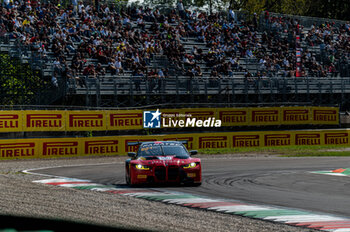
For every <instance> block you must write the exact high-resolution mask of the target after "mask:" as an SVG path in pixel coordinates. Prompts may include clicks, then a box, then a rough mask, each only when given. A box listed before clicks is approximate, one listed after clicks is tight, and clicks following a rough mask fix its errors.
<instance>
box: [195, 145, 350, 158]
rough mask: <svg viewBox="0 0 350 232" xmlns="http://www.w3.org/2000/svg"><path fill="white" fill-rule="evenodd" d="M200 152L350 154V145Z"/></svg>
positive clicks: (209, 152)
mask: <svg viewBox="0 0 350 232" xmlns="http://www.w3.org/2000/svg"><path fill="white" fill-rule="evenodd" d="M199 153H200V154H207V155H220V154H241V153H245V154H249V153H251V154H253V153H254V154H256V153H258V154H261V155H279V156H288V157H297V156H350V149H349V147H348V146H327V145H323V146H288V147H258V148H257V147H254V148H217V149H201V150H199Z"/></svg>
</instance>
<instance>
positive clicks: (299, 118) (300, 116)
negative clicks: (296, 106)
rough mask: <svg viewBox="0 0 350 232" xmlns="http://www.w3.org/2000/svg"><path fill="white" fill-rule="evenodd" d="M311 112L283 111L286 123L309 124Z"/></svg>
mask: <svg viewBox="0 0 350 232" xmlns="http://www.w3.org/2000/svg"><path fill="white" fill-rule="evenodd" d="M308 120H309V110H283V121H284V122H307V121H308Z"/></svg>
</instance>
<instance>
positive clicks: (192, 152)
mask: <svg viewBox="0 0 350 232" xmlns="http://www.w3.org/2000/svg"><path fill="white" fill-rule="evenodd" d="M190 154H191V155H196V154H198V151H197V150H192V151H190Z"/></svg>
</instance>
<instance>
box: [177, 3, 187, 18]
mask: <svg viewBox="0 0 350 232" xmlns="http://www.w3.org/2000/svg"><path fill="white" fill-rule="evenodd" d="M177 10H178V11H179V15H180V17H181V18H182V19H184V18H185V8H184V5H183V3H182V0H179V1H178V2H177Z"/></svg>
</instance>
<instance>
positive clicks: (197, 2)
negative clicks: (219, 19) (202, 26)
mask: <svg viewBox="0 0 350 232" xmlns="http://www.w3.org/2000/svg"><path fill="white" fill-rule="evenodd" d="M144 2H145V3H150V4H151V5H160V4H169V5H175V4H176V2H177V0H145V1H144ZM183 3H184V5H185V6H186V7H189V6H198V7H203V6H208V8H210V6H212V7H213V9H214V10H223V9H227V8H228V7H231V8H233V9H237V10H238V9H242V10H247V11H249V12H250V13H254V12H256V13H259V12H261V11H265V10H268V11H271V12H276V13H283V14H293V15H304V16H313V17H321V18H331V19H340V20H350V14H349V13H348V12H350V1H349V0H337V1H334V0H221V1H213V0H183Z"/></svg>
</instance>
